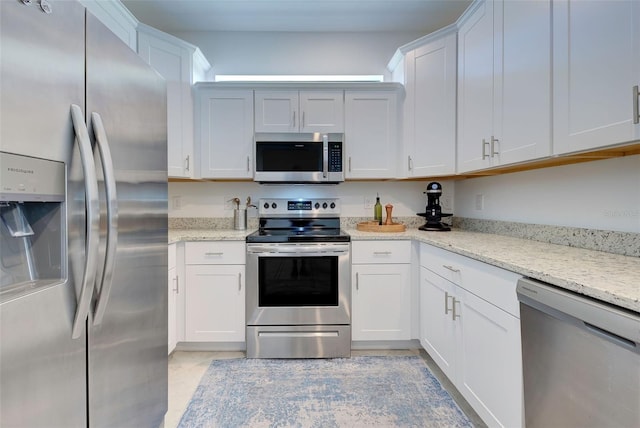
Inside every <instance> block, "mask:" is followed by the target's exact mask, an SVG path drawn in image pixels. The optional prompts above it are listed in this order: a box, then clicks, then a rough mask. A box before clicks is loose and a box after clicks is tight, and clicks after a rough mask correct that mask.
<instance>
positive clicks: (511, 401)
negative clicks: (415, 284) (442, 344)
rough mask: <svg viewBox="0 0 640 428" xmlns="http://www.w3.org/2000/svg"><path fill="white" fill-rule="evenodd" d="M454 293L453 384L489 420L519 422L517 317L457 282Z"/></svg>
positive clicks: (508, 424)
mask: <svg viewBox="0 0 640 428" xmlns="http://www.w3.org/2000/svg"><path fill="white" fill-rule="evenodd" d="M458 296H459V300H456V305H457V307H458V305H461V306H462V307H461V308H460V311H459V312H460V318H459V319H458V320H457V321H456V322H458V326H457V327H458V328H459V331H458V338H459V345H458V352H457V354H456V355H457V359H456V377H457V379H456V381H455V384H456V387H457V388H458V390H459V391H460V392H461V393H462V395H463V396H464V397H465V398H466V399H467V401H468V402H469V404H471V406H472V407H473V408H474V410H475V411H476V412H477V413H478V414H479V415H480V417H481V418H482V419H483V420H484V421H485V422H487V424H488V425H489V426H505V427H521V426H523V419H522V415H523V408H522V358H521V350H520V320H518V319H517V318H516V317H514V316H513V315H510V314H508V313H507V312H504V311H502V310H501V309H499V308H497V307H496V306H494V305H492V304H490V303H488V302H487V301H485V300H483V299H480V298H479V297H477V296H475V295H474V294H471V293H469V292H466V291H465V290H463V289H461V288H458ZM460 327H461V328H460Z"/></svg>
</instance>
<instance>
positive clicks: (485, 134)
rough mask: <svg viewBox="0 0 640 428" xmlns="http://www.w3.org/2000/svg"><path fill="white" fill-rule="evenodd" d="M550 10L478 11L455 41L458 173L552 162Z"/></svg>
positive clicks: (502, 6) (545, 6) (507, 4)
mask: <svg viewBox="0 0 640 428" xmlns="http://www.w3.org/2000/svg"><path fill="white" fill-rule="evenodd" d="M550 110H551V5H550V1H549V0H541V1H517V2H516V1H492V0H486V1H481V2H478V3H476V4H475V5H474V6H473V7H472V9H470V10H469V11H468V12H467V14H466V15H465V16H464V17H463V18H462V19H461V21H460V27H459V34H458V142H457V144H458V153H457V171H458V172H468V171H473V170H480V169H485V168H490V167H494V166H499V165H506V164H511V163H516V162H524V161H529V160H534V159H538V158H543V157H547V156H549V155H550V154H551V114H550Z"/></svg>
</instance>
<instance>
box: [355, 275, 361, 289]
mask: <svg viewBox="0 0 640 428" xmlns="http://www.w3.org/2000/svg"><path fill="white" fill-rule="evenodd" d="M356 290H360V277H359V274H358V272H356Z"/></svg>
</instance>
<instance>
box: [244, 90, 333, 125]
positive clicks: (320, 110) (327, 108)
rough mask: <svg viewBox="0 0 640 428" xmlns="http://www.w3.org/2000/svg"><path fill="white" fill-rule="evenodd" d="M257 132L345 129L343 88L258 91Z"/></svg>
mask: <svg viewBox="0 0 640 428" xmlns="http://www.w3.org/2000/svg"><path fill="white" fill-rule="evenodd" d="M255 131H256V132H336V133H340V132H344V93H343V91H291V90H285V91H277V90H273V91H271V90H256V91H255Z"/></svg>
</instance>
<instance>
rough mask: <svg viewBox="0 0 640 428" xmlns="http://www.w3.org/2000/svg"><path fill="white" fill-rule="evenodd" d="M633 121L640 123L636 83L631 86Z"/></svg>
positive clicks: (639, 103) (639, 98)
mask: <svg viewBox="0 0 640 428" xmlns="http://www.w3.org/2000/svg"><path fill="white" fill-rule="evenodd" d="M633 123H635V124H638V123H640V90H638V85H636V86H634V87H633Z"/></svg>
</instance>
